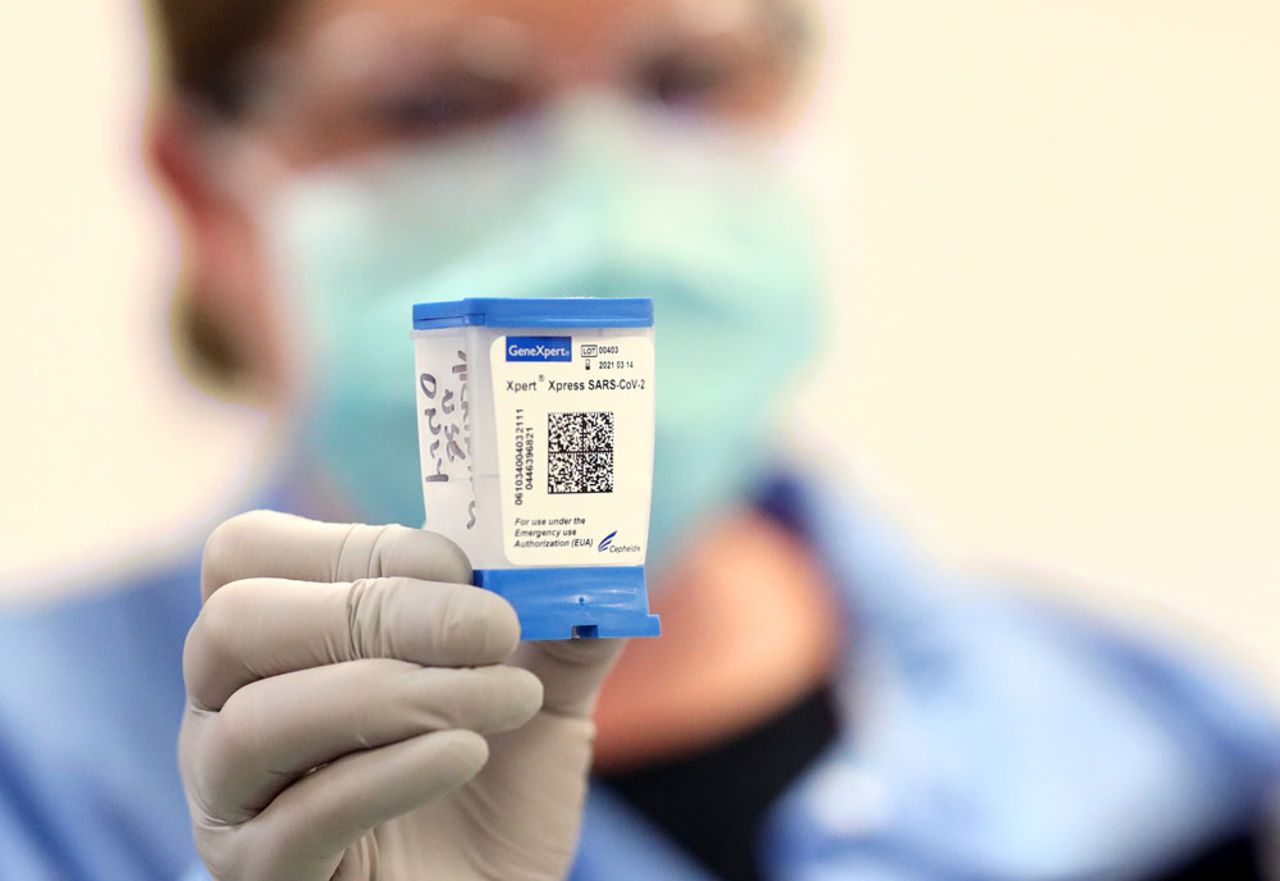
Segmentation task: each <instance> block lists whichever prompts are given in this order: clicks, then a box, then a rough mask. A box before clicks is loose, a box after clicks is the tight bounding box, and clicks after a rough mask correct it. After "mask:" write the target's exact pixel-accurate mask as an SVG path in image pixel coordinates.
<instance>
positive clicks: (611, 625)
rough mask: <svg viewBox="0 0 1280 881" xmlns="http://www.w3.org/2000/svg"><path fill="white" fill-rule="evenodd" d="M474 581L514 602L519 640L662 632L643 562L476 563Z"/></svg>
mask: <svg viewBox="0 0 1280 881" xmlns="http://www.w3.org/2000/svg"><path fill="white" fill-rule="evenodd" d="M475 583H476V586H477V587H483V588H484V589H485V590H491V591H493V592H494V593H496V594H498V595H499V596H501V597H504V598H505V599H506V600H507V601H508V602H510V603H511V605H512V606H514V607H515V610H516V615H518V616H519V618H520V638H521V639H522V640H527V641H532V640H545V639H622V638H627V637H642V636H660V635H661V634H662V625H661V623H660V621H659V620H658V616H657V615H651V614H649V592H648V590H647V589H646V587H645V580H644V567H643V566H598V567H597V566H592V567H576V568H556V569H549V568H548V569H477V570H476V572H475Z"/></svg>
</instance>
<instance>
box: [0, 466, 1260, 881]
mask: <svg viewBox="0 0 1280 881" xmlns="http://www.w3.org/2000/svg"><path fill="white" fill-rule="evenodd" d="M766 507H768V508H769V509H770V510H771V511H772V512H773V513H774V514H775V515H776V516H779V517H781V518H782V519H784V520H785V521H786V522H788V523H790V524H791V525H792V526H793V527H794V528H796V529H797V530H799V531H800V533H801V534H802V535H803V536H805V537H806V539H807V540H808V541H809V543H810V545H811V547H812V548H813V550H814V552H815V553H816V554H817V556H818V558H819V559H820V560H821V561H822V563H823V564H824V565H825V567H826V569H827V571H828V572H829V574H830V576H831V579H832V581H833V583H835V584H837V585H838V586H839V588H840V596H841V599H842V601H843V603H844V607H845V610H846V612H847V618H848V622H849V626H850V632H851V636H850V638H849V640H848V641H847V644H848V651H847V653H846V656H845V658H844V662H843V665H842V669H841V671H840V676H839V681H838V688H839V691H840V693H841V696H842V699H843V702H844V706H843V711H844V717H845V718H846V720H847V723H846V725H845V729H844V736H843V737H842V738H841V740H840V741H839V742H838V743H837V744H836V745H835V746H833V747H832V748H831V749H830V750H829V751H828V752H827V754H826V755H824V756H823V757H822V758H821V759H819V761H818V762H817V763H816V764H815V765H814V766H813V767H812V768H810V769H809V771H807V772H806V773H805V775H804V776H803V777H802V778H801V779H799V780H797V781H796V782H795V783H794V785H793V786H792V787H791V789H790V790H789V792H788V793H787V794H785V795H784V796H783V798H782V799H781V800H780V802H779V803H778V804H777V805H775V807H774V809H773V811H772V816H771V820H770V823H769V828H768V832H767V835H766V837H765V840H764V841H763V842H762V847H763V856H764V862H765V865H766V867H767V868H768V870H769V872H770V874H771V876H772V877H776V878H779V879H788V881H835V879H849V878H858V879H860V881H923V879H955V881H962V879H964V881H968V879H984V881H1001V879H1009V881H1014V879H1016V881H1026V879H1037V878H1053V879H1075V878H1078V879H1086V878H1098V877H1108V878H1142V877H1145V876H1148V875H1151V874H1153V873H1155V872H1157V871H1159V870H1160V869H1162V868H1163V867H1164V865H1165V863H1166V861H1169V860H1176V859H1178V858H1180V857H1183V856H1188V855H1190V854H1191V853H1193V852H1195V851H1196V850H1198V849H1199V848H1201V847H1203V846H1205V845H1208V844H1210V843H1212V842H1213V841H1215V840H1216V839H1219V838H1221V837H1224V836H1226V835H1228V834H1231V833H1234V832H1237V831H1239V830H1240V829H1241V828H1243V827H1245V826H1246V825H1248V824H1249V823H1250V822H1252V821H1254V820H1256V819H1257V818H1258V817H1260V816H1261V814H1262V811H1263V810H1264V805H1265V803H1266V800H1267V798H1268V797H1269V796H1271V795H1274V794H1275V793H1276V792H1277V791H1280V726H1278V725H1277V723H1276V720H1275V719H1274V718H1273V717H1272V716H1271V715H1270V714H1269V713H1268V711H1267V709H1266V708H1265V707H1264V706H1263V704H1262V703H1261V701H1259V700H1258V699H1257V698H1256V696H1254V695H1252V694H1250V693H1248V692H1246V691H1244V690H1242V689H1240V688H1238V687H1237V686H1236V685H1235V684H1234V683H1233V682H1232V681H1231V680H1230V678H1229V677H1227V676H1225V675H1223V674H1221V673H1220V672H1219V671H1216V670H1214V669H1213V668H1212V667H1211V666H1210V665H1209V664H1207V663H1204V662H1202V661H1200V660H1199V659H1195V660H1193V659H1191V658H1190V657H1189V656H1188V653H1187V652H1186V651H1184V650H1181V649H1175V648H1173V647H1171V646H1168V645H1164V644H1157V643H1153V642H1149V641H1146V640H1143V639H1140V638H1138V637H1135V636H1133V635H1132V634H1122V633H1120V632H1118V631H1116V630H1113V629H1110V628H1108V627H1105V626H1103V625H1102V624H1101V623H1099V622H1097V621H1095V620H1092V619H1089V618H1086V617H1084V616H1079V615H1074V614H1070V613H1065V612H1063V611H1061V610H1053V609H1050V608H1047V607H1045V606H1042V605H1039V604H1036V603H1032V602H1028V601H1024V600H1018V599H1013V598H1011V597H1010V595H1009V594H1007V593H1005V592H1002V591H984V590H983V586H982V585H974V584H968V583H962V582H960V581H958V580H957V579H955V578H954V577H951V576H948V575H945V574H942V573H939V572H937V571H935V570H933V569H932V568H930V567H929V565H928V564H927V563H925V562H923V561H921V560H920V559H919V558H918V557H917V556H916V555H914V554H913V553H911V551H910V549H909V548H907V547H904V546H903V544H902V542H901V539H900V537H899V536H898V535H896V534H894V533H893V532H892V531H890V530H887V529H886V528H885V527H884V525H883V524H882V523H880V522H878V521H877V520H876V519H875V518H874V517H871V516H868V515H867V514H866V512H864V511H863V510H861V509H860V508H858V507H857V506H855V505H851V504H849V502H848V500H847V499H845V498H841V497H836V496H834V495H832V494H830V493H828V492H825V491H822V490H819V489H818V488H817V487H816V485H815V484H813V483H806V482H803V481H784V482H780V483H779V484H778V485H777V486H775V488H774V490H773V491H771V492H770V493H769V494H768V497H767V501H766ZM197 567H198V562H197V561H196V560H194V559H193V560H192V561H191V562H190V563H189V564H188V565H185V566H178V567H174V568H172V569H171V570H169V571H162V572H156V573H153V574H151V575H149V576H146V577H138V578H136V579H125V580H124V582H122V583H120V584H118V585H115V586H114V588H113V589H110V590H107V591H104V592H102V593H100V594H98V595H96V596H95V597H94V598H92V599H81V600H76V601H69V602H65V603H60V604H56V605H51V606H44V607H33V608H28V609H21V610H10V611H8V612H7V613H6V614H5V615H4V616H3V617H0V878H4V879H22V881H54V879H57V881H107V879H111V881H176V879H179V878H186V879H190V881H196V879H201V881H203V879H207V875H206V874H205V873H204V872H203V870H202V869H201V868H200V867H199V864H198V861H197V860H196V857H195V854H194V850H193V847H192V844H191V839H190V834H189V831H188V828H187V819H186V809H185V804H184V801H183V798H182V791H181V787H180V785H179V781H178V776H177V770H176V764H175V757H174V744H175V742H176V735H177V728H178V723H179V719H180V716H181V710H182V702H183V691H182V683H181V654H182V642H183V638H184V636H185V634H186V630H187V628H188V627H189V626H190V624H191V622H192V620H194V618H195V615H196V613H197V611H198V597H197V589H198V588H197V585H198V571H197ZM988 587H989V586H988ZM744 773H749V769H744ZM573 878H574V881H651V879H653V878H663V879H666V881H702V879H706V874H705V873H704V872H703V871H702V870H701V869H699V868H698V867H697V866H696V865H694V864H693V863H692V862H691V861H690V860H689V859H688V858H687V857H686V856H684V855H683V854H682V853H681V852H680V851H679V850H678V849H677V848H676V847H674V846H673V845H672V844H671V843H670V842H668V841H666V840H664V838H663V836H662V835H661V833H659V832H658V831H657V830H655V829H653V828H652V827H650V826H649V825H648V824H647V823H646V821H645V820H644V819H643V818H641V817H639V816H638V815H637V814H635V813H634V812H633V811H632V810H631V809H630V808H629V807H627V806H626V805H624V804H623V803H621V802H620V801H618V800H616V799H614V798H611V797H610V795H609V793H608V792H607V791H606V790H604V789H603V788H602V787H596V788H594V789H593V791H592V794H591V798H590V801H589V804H588V810H587V813H586V818H585V825H584V833H583V843H582V848H581V853H580V857H579V861H578V865H577V867H576V868H575V870H574V875H573Z"/></svg>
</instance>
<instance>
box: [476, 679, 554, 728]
mask: <svg viewBox="0 0 1280 881" xmlns="http://www.w3.org/2000/svg"><path fill="white" fill-rule="evenodd" d="M492 669H493V671H494V673H493V675H492V676H491V677H489V680H488V694H487V695H485V697H486V698H487V701H486V702H487V703H488V704H489V705H490V706H491V707H492V710H491V711H490V712H491V713H492V718H491V720H490V726H491V730H493V731H511V730H513V729H516V728H519V727H521V726H522V725H524V724H525V723H527V722H528V721H529V720H530V719H532V718H533V717H534V716H536V715H537V714H538V711H539V710H541V709H542V697H543V689H542V680H541V679H539V678H538V677H537V676H534V675H533V674H532V673H530V672H529V671H528V670H522V669H520V668H519V667H494V668H492Z"/></svg>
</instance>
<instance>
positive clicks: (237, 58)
mask: <svg viewBox="0 0 1280 881" xmlns="http://www.w3.org/2000/svg"><path fill="white" fill-rule="evenodd" d="M149 2H150V4H151V7H152V9H153V12H154V15H153V18H154V21H155V31H156V40H157V44H158V49H159V50H160V52H161V55H162V57H163V59H164V61H165V62H166V66H167V73H168V79H169V81H170V83H171V85H172V86H173V88H174V89H175V90H176V91H177V92H178V93H179V94H182V95H184V96H186V97H189V98H194V99H197V100H199V101H201V102H203V103H204V104H205V105H206V106H208V107H210V108H212V109H214V110H216V111H218V112H220V113H225V114H233V113H235V112H236V111H237V110H238V109H239V108H240V106H241V103H242V100H243V91H244V89H243V86H244V83H243V80H242V79H241V76H240V70H241V62H243V61H244V60H245V59H246V58H247V57H248V56H249V55H251V54H252V52H253V50H254V49H256V48H258V47H260V46H261V45H262V44H264V43H266V42H267V41H268V40H270V39H271V38H272V37H273V36H274V34H275V31H276V28H277V27H278V26H279V24H280V22H281V20H282V19H283V18H284V17H285V16H286V14H287V13H288V12H289V10H290V9H292V8H293V7H294V6H296V5H297V3H298V2H299V0H149Z"/></svg>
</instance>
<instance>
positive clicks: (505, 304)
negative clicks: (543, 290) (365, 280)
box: [413, 297, 653, 330]
mask: <svg viewBox="0 0 1280 881" xmlns="http://www.w3.org/2000/svg"><path fill="white" fill-rule="evenodd" d="M447 327H569V328H572V327H653V300H652V299H650V298H649V297H607V298H597V297H536V298H533V297H529V298H517V297H468V298H467V299H465V300H449V301H447V302H444V303H418V304H417V305H416V306H414V307H413V328H414V330H436V329H440V328H447Z"/></svg>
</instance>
